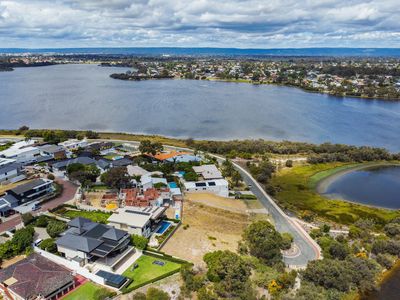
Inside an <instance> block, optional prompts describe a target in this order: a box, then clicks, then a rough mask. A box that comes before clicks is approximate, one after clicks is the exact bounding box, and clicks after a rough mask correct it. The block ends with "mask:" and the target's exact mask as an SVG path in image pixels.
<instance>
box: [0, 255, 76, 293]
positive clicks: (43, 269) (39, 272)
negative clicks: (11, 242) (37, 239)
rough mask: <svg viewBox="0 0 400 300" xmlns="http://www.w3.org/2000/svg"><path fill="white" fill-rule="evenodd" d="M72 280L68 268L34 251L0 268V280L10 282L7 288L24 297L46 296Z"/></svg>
mask: <svg viewBox="0 0 400 300" xmlns="http://www.w3.org/2000/svg"><path fill="white" fill-rule="evenodd" d="M10 278H13V280H12V281H10ZM73 280H74V277H73V276H72V274H71V272H70V271H69V270H67V269H66V268H64V267H63V266H60V265H58V264H56V263H54V262H52V261H50V260H48V259H47V258H44V257H43V256H41V255H39V254H36V253H34V254H32V255H30V256H29V257H27V258H25V259H23V260H21V261H19V262H17V263H15V264H13V265H11V266H9V267H7V268H5V269H3V270H0V281H1V282H5V281H8V282H9V283H12V284H11V285H9V286H8V289H10V290H11V291H13V292H14V293H15V294H18V295H19V296H21V297H22V298H24V299H35V298H36V297H38V296H39V295H41V296H43V297H46V296H48V295H50V294H52V293H53V292H55V291H57V290H58V289H59V288H62V287H64V286H65V285H67V284H69V283H70V282H73Z"/></svg>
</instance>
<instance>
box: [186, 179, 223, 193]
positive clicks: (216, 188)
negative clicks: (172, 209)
mask: <svg viewBox="0 0 400 300" xmlns="http://www.w3.org/2000/svg"><path fill="white" fill-rule="evenodd" d="M183 185H184V187H185V190H186V192H190V193H195V192H208V193H213V194H216V195H218V196H221V197H228V196H229V188H228V181H226V180H225V179H216V180H205V181H196V182H195V181H190V182H184V183H183Z"/></svg>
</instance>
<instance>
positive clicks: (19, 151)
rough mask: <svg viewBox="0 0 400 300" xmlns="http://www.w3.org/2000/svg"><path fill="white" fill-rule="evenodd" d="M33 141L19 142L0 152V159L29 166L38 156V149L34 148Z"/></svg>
mask: <svg viewBox="0 0 400 300" xmlns="http://www.w3.org/2000/svg"><path fill="white" fill-rule="evenodd" d="M34 143H35V141H32V140H29V141H21V142H17V143H15V144H14V145H12V146H11V147H10V148H8V149H6V150H3V151H1V152H0V157H3V158H8V159H13V160H15V162H17V163H21V164H30V163H34V162H36V161H37V157H38V156H40V152H39V149H38V148H37V147H34V146H33V145H34Z"/></svg>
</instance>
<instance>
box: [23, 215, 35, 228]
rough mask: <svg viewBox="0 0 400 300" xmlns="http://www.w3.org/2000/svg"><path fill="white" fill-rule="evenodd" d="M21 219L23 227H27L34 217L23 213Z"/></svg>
mask: <svg viewBox="0 0 400 300" xmlns="http://www.w3.org/2000/svg"><path fill="white" fill-rule="evenodd" d="M21 219H22V222H23V223H24V225H25V226H27V225H29V224H30V223H32V222H33V220H34V217H33V216H32V214H31V213H25V214H22V215H21Z"/></svg>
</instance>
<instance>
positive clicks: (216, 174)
mask: <svg viewBox="0 0 400 300" xmlns="http://www.w3.org/2000/svg"><path fill="white" fill-rule="evenodd" d="M193 170H194V171H195V172H196V173H197V174H198V175H200V176H201V177H202V178H203V179H204V180H212V179H222V178H223V176H222V173H221V171H220V170H218V168H217V167H216V166H215V165H202V166H194V167H193Z"/></svg>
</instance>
